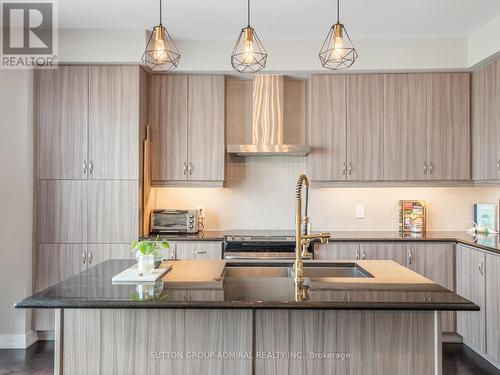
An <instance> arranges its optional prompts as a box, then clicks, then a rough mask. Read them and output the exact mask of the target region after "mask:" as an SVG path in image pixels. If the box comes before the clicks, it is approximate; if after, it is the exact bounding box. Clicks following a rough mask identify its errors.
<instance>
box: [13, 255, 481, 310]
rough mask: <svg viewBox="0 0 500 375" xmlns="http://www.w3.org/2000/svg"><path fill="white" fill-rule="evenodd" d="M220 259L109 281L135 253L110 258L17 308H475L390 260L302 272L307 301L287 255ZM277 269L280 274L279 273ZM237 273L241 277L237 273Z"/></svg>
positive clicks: (175, 263) (179, 264)
mask: <svg viewBox="0 0 500 375" xmlns="http://www.w3.org/2000/svg"><path fill="white" fill-rule="evenodd" d="M221 262H224V261H221V260H218V261H210V260H183V261H173V262H171V263H172V266H173V269H172V271H170V272H169V273H167V274H166V275H165V276H163V278H162V279H161V280H160V281H158V282H156V283H151V284H149V285H145V284H143V285H135V284H132V285H123V284H121V285H113V284H112V282H111V278H112V277H113V276H114V275H116V274H118V273H120V272H121V271H123V270H125V269H126V268H128V267H130V266H132V265H133V264H134V261H133V260H108V261H106V262H104V263H101V264H98V265H96V266H94V267H92V268H90V269H88V270H86V271H84V272H81V273H79V274H78V275H76V276H74V277H72V278H69V279H67V280H64V281H62V282H60V283H58V284H56V285H54V286H52V287H49V288H47V289H45V290H43V291H42V292H39V293H37V294H35V295H33V296H31V297H28V298H25V299H23V300H22V301H19V302H18V303H17V304H16V308H154V309H158V308H216V309H219V308H233V309H234V308H237V309H351V310H478V309H479V307H478V306H477V305H475V304H474V303H472V302H470V301H468V300H466V299H465V298H462V297H461V296H459V295H457V294H456V293H454V292H452V291H450V290H448V289H445V288H443V287H441V286H439V285H437V284H435V283H433V282H431V281H430V280H428V279H426V278H424V277H423V276H420V275H418V274H417V273H415V272H413V271H411V270H409V269H407V268H405V267H402V266H400V265H398V264H397V263H395V262H392V261H376V260H371V261H357V262H349V261H346V262H343V263H345V264H346V265H353V264H357V266H359V267H361V268H362V269H363V270H364V271H366V273H367V274H368V275H369V276H370V277H366V278H359V277H357V278H353V277H336V278H325V277H316V278H308V277H307V274H306V283H307V284H308V285H309V293H308V294H309V298H308V299H307V300H306V301H296V300H295V292H294V282H293V278H292V277H289V276H287V275H288V274H287V272H288V267H290V266H291V264H292V263H283V262H274V263H267V267H271V266H272V267H276V268H274V269H272V268H267V269H266V271H265V272H267V271H269V273H267V275H265V276H264V275H262V274H260V273H259V275H258V276H257V277H256V276H255V275H253V276H252V275H251V274H249V273H243V276H242V274H238V272H234V271H235V269H234V268H233V273H231V272H230V271H228V270H229V268H228V267H229V266H231V267H238V266H239V267H244V266H248V264H246V265H244V264H239V265H238V264H234V263H231V264H229V263H228V264H226V268H225V269H224V268H223V266H224V265H222V268H221ZM306 263H307V264H306V267H312V266H321V264H323V265H325V263H327V262H324V261H309V262H306ZM337 263H338V262H337ZM200 267H204V268H210V267H213V268H215V267H218V268H217V269H218V270H219V271H218V272H219V273H221V272H223V273H222V275H223V277H216V278H214V279H213V280H212V281H211V282H199V283H189V282H188V283H187V284H186V282H185V279H186V277H185V275H190V274H193V275H194V274H196V270H199V269H200ZM176 268H177V269H178V270H179V269H182V279H183V282H181V283H179V280H178V279H176V277H175V272H174V271H175V269H176ZM190 270H192V271H193V272H191V271H190ZM222 270H223V271H222ZM276 270H278V271H279V272H281V274H280V275H277V274H276V273H275V272H276ZM236 271H237V270H236ZM259 272H260V271H259ZM273 272H274V273H273ZM283 272H284V273H283ZM179 274H180V273H179V272H177V275H179ZM236 274H238V275H239V276H240V277H235V275H236ZM222 275H221V276H222ZM194 278H196V276H194ZM188 279H189V277H188Z"/></svg>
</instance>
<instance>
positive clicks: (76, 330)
mask: <svg viewBox="0 0 500 375" xmlns="http://www.w3.org/2000/svg"><path fill="white" fill-rule="evenodd" d="M101 327H102V329H101ZM64 333H65V336H64V357H63V359H64V364H63V367H64V373H65V374H92V375H107V374H157V375H160V374H186V375H197V374H207V375H208V374H210V375H212V374H213V375H215V374H221V375H232V374H238V375H251V374H252V359H251V353H252V312H251V311H250V310H206V309H201V310H191V309H168V310H165V309H157V310H148V309H146V310H144V309H134V310H128V309H118V310H117V309H108V310H107V309H102V310H99V309H97V310H73V309H69V310H64ZM205 353H206V356H209V355H210V353H214V354H216V355H219V354H220V356H217V357H212V358H204V357H203V355H204V354H205ZM225 353H226V354H227V355H232V356H233V358H229V359H228V358H224V357H222V355H224V354H225ZM238 353H241V354H242V355H240V357H237V355H238ZM245 353H249V355H248V356H246V357H245V356H244V354H245ZM173 355H179V356H183V357H182V358H180V357H173ZM197 355H200V358H198V357H197ZM186 356H190V357H189V358H187V357H186ZM82 362H85V363H82Z"/></svg>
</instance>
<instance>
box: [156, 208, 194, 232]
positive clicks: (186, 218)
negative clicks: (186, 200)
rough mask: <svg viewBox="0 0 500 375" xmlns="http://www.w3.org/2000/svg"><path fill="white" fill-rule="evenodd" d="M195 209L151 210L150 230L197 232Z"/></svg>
mask: <svg viewBox="0 0 500 375" xmlns="http://www.w3.org/2000/svg"><path fill="white" fill-rule="evenodd" d="M198 229H199V216H198V211H197V210H170V209H164V210H153V211H152V212H151V232H153V233H198Z"/></svg>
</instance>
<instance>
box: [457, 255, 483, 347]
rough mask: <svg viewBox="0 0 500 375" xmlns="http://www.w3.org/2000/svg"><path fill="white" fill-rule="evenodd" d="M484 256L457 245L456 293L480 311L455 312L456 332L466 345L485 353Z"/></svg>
mask: <svg viewBox="0 0 500 375" xmlns="http://www.w3.org/2000/svg"><path fill="white" fill-rule="evenodd" d="M484 263H485V254H484V253H483V252H482V251H479V250H476V249H473V248H472V247H468V246H463V245H457V293H458V294H460V295H461V296H463V297H464V298H467V299H468V300H470V301H472V302H474V303H475V304H476V305H478V306H479V307H480V308H481V311H467V312H465V311H461V312H457V332H458V333H459V334H460V335H462V337H463V338H464V342H465V343H466V344H467V345H470V346H473V347H474V348H475V349H476V350H479V351H480V352H481V353H485V351H486V314H485V311H486V292H485V289H486V285H485V282H486V281H485V277H484Z"/></svg>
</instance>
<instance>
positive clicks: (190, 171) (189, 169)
mask: <svg viewBox="0 0 500 375" xmlns="http://www.w3.org/2000/svg"><path fill="white" fill-rule="evenodd" d="M188 171H189V175H190V176H191V175H192V174H193V164H192V163H191V162H189V168H188Z"/></svg>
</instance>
